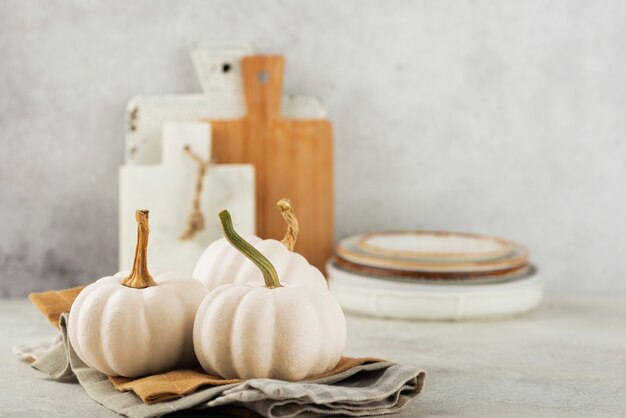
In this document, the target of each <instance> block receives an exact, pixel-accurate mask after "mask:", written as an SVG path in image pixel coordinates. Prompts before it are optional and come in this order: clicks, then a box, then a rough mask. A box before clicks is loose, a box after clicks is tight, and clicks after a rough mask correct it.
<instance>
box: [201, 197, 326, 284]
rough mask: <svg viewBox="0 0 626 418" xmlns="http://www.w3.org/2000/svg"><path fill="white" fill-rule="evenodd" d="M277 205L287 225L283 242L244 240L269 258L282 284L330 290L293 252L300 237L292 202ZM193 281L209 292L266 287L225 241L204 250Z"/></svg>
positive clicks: (302, 259)
mask: <svg viewBox="0 0 626 418" xmlns="http://www.w3.org/2000/svg"><path fill="white" fill-rule="evenodd" d="M277 205H278V207H279V208H280V210H281V212H282V213H283V216H284V217H285V219H286V220H287V224H288V229H287V234H286V236H285V238H284V239H283V241H282V242H281V241H277V240H274V239H265V240H264V239H261V238H259V237H256V236H253V235H245V236H244V238H245V240H246V241H247V242H249V243H250V244H251V245H253V246H254V248H256V249H257V250H258V251H259V252H260V253H261V254H263V255H264V256H265V257H267V259H268V260H269V261H270V262H271V263H272V265H273V266H274V268H275V269H276V272H277V273H278V277H280V278H281V280H282V281H283V283H287V284H302V285H306V286H312V287H317V288H319V289H322V290H326V289H328V285H327V283H326V279H325V278H324V275H323V274H322V272H321V271H319V270H318V269H317V268H316V267H315V266H312V265H311V264H309V262H308V261H307V259H306V258H304V257H303V256H301V255H300V254H298V253H296V252H293V246H294V244H295V240H296V237H297V234H298V223H297V220H296V218H295V215H294V213H293V208H292V206H291V204H290V202H289V201H288V200H287V199H282V200H280V201H279V202H278V204H277ZM193 277H194V278H196V279H198V280H200V281H201V282H202V283H203V284H204V285H205V286H206V287H207V288H208V289H209V290H213V289H215V288H217V287H219V286H221V285H224V284H230V283H240V284H242V283H246V282H258V283H263V275H262V274H261V271H260V270H259V269H258V268H257V267H256V266H255V265H254V264H253V263H252V262H251V261H250V260H248V259H247V258H246V257H245V256H244V255H243V254H241V253H240V252H239V251H237V249H235V248H234V247H233V246H232V245H231V244H230V243H229V242H228V240H227V239H226V238H220V239H218V240H217V241H214V242H213V243H211V245H209V246H208V247H207V249H206V250H204V252H203V253H202V255H201V256H200V258H199V259H198V262H197V263H196V267H195V269H194V271H193Z"/></svg>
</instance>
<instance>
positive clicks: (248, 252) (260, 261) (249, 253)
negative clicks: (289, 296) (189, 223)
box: [219, 210, 282, 289]
mask: <svg viewBox="0 0 626 418" xmlns="http://www.w3.org/2000/svg"><path fill="white" fill-rule="evenodd" d="M219 217H220V221H222V228H223V229H224V236H225V237H226V239H227V240H228V242H230V243H231V244H232V246H233V247H235V248H236V249H237V250H239V252H241V254H243V255H245V256H246V257H248V259H249V260H250V261H252V262H253V263H254V265H256V266H257V267H258V268H259V270H261V273H263V279H264V280H265V287H267V288H269V289H274V288H276V287H282V285H281V284H280V280H278V273H276V269H275V268H274V266H273V265H272V263H270V260H268V259H267V258H266V257H265V256H264V255H263V254H261V252H260V251H259V250H257V249H256V248H254V247H253V246H252V245H251V244H250V243H249V242H248V241H246V240H245V239H243V238H242V237H241V235H239V234H238V233H237V232H236V231H235V228H234V227H233V221H232V219H231V218H230V213H228V211H227V210H223V211H221V212H220V214H219Z"/></svg>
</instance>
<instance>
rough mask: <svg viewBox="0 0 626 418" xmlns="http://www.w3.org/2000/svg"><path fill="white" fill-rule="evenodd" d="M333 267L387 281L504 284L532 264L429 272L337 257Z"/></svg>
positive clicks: (525, 270) (525, 271)
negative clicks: (358, 262) (370, 264)
mask: <svg viewBox="0 0 626 418" xmlns="http://www.w3.org/2000/svg"><path fill="white" fill-rule="evenodd" d="M333 265H335V266H336V267H337V268H339V269H342V270H345V271H348V272H350V273H354V274H359V275H362V276H367V277H376V278H381V279H386V280H394V281H404V282H421V283H492V282H503V281H507V280H511V279H513V278H516V277H519V276H521V275H524V274H526V273H527V272H528V270H529V269H530V264H528V263H526V264H523V265H521V266H517V267H513V268H506V269H502V270H493V271H472V272H459V271H454V272H438V271H436V272H428V271H409V270H393V269H384V268H380V267H372V266H363V265H361V264H355V263H352V262H350V261H347V260H344V259H343V258H341V257H339V256H336V257H334V258H333Z"/></svg>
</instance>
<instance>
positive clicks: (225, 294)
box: [193, 211, 346, 381]
mask: <svg viewBox="0 0 626 418" xmlns="http://www.w3.org/2000/svg"><path fill="white" fill-rule="evenodd" d="M220 218H222V222H223V224H224V230H225V234H226V236H227V238H228V240H229V241H230V242H232V243H233V245H234V246H235V247H237V249H238V250H239V251H242V253H243V254H245V256H246V257H249V258H250V259H251V260H252V262H253V263H254V265H255V268H257V269H259V270H260V271H262V273H261V275H262V279H263V280H264V281H261V282H259V281H256V282H255V281H254V280H255V279H256V275H251V276H250V277H245V276H240V280H242V281H243V280H246V279H248V280H247V281H248V282H249V283H246V284H227V285H223V286H220V287H218V288H217V289H215V290H213V291H211V292H210V293H209V294H208V295H207V296H206V298H205V299H204V301H203V302H202V304H201V305H200V307H199V308H198V313H197V314H196V321H195V323H194V332H193V336H194V348H195V351H196V356H197V357H198V360H199V361H200V364H201V365H202V368H203V369H204V370H205V371H206V372H207V373H209V374H213V375H218V376H222V377H224V378H226V379H233V378H239V379H253V378H272V379H281V380H288V381H298V380H302V379H306V378H307V377H311V376H315V375H319V374H321V373H324V372H327V371H329V370H331V369H333V368H334V367H335V366H336V365H337V363H338V362H339V360H340V359H341V356H342V353H343V350H344V348H345V344H346V323H345V318H344V315H343V311H342V310H341V307H340V306H339V304H338V303H337V301H336V300H335V299H334V297H333V296H332V295H331V293H330V292H329V291H328V290H327V289H324V288H322V287H321V286H320V287H311V286H308V285H302V284H293V282H294V281H297V280H294V278H297V276H298V275H299V274H301V271H300V270H298V269H292V270H290V271H289V273H288V274H289V275H288V276H284V278H283V277H281V281H282V282H287V281H288V280H290V281H291V283H292V284H288V283H285V284H284V285H282V284H281V281H279V279H278V277H279V276H278V275H277V273H276V269H274V268H273V266H272V264H273V263H270V262H269V261H268V259H267V258H265V257H264V256H263V255H262V254H261V253H259V252H258V250H256V249H255V247H253V246H252V245H249V244H247V243H246V242H245V240H243V238H241V237H239V236H238V235H237V234H236V233H235V232H234V230H232V224H231V223H230V216H229V215H228V213H227V212H225V211H224V212H222V213H221V214H220ZM304 273H305V274H306V270H304Z"/></svg>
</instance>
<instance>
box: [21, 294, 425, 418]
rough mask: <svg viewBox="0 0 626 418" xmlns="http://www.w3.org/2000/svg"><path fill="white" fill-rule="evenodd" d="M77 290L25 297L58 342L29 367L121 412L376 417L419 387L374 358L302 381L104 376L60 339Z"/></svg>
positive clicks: (419, 375)
mask: <svg viewBox="0 0 626 418" xmlns="http://www.w3.org/2000/svg"><path fill="white" fill-rule="evenodd" d="M80 290H82V288H73V289H67V290H64V291H55V292H45V293H39V294H31V295H30V299H31V301H33V303H34V304H35V306H37V308H38V309H39V310H40V311H42V313H43V314H44V315H45V316H46V317H47V318H48V319H49V320H50V321H51V322H53V321H54V318H55V317H56V318H59V320H58V322H57V323H56V324H55V323H54V322H53V324H55V326H57V327H58V328H60V331H61V333H60V335H61V340H62V342H61V343H59V344H58V345H56V346H55V347H53V348H52V349H50V350H49V351H48V352H47V353H46V354H45V355H44V356H43V357H42V358H40V359H38V360H36V361H35V362H34V363H33V364H32V366H33V367H34V368H35V369H37V370H39V371H41V372H43V373H45V374H46V375H48V376H50V377H51V378H53V379H57V380H62V381H71V380H78V382H79V383H80V384H81V385H82V386H83V387H84V388H85V391H86V392H87V394H88V395H89V396H90V397H91V398H92V399H94V400H96V401H97V402H99V403H101V404H103V405H104V406H106V407H108V408H109V409H111V410H113V411H115V412H117V413H120V414H123V415H126V416H129V417H141V418H143V417H155V416H161V415H164V414H167V413H170V412H175V411H180V410H185V409H205V408H209V407H210V408H220V412H221V413H227V414H231V415H233V414H234V416H243V417H250V416H254V415H250V409H251V410H254V411H256V412H255V413H256V414H261V415H262V416H266V417H292V416H295V415H298V414H303V413H306V414H307V416H326V415H336V414H343V415H350V416H365V415H382V414H389V413H393V412H397V411H399V410H400V409H401V408H402V407H403V406H404V405H405V404H406V402H407V401H408V400H410V399H412V398H415V397H417V396H418V395H419V393H420V392H421V389H422V387H423V384H424V379H425V374H424V372H422V371H420V370H418V369H416V368H413V367H409V366H400V365H397V364H393V363H389V362H386V361H383V360H379V359H375V358H349V357H344V358H342V359H341V361H340V362H339V364H338V365H337V367H335V368H334V369H333V370H331V371H330V372H327V373H325V374H323V375H320V376H316V377H314V378H312V379H309V380H307V381H305V382H284V381H278V380H271V379H254V380H248V381H240V380H225V379H222V378H220V377H216V376H210V375H208V374H206V373H204V372H203V371H202V370H200V369H182V370H174V371H171V372H168V373H162V374H158V375H152V376H146V377H143V378H138V379H129V378H123V377H108V376H106V375H104V374H102V373H100V372H98V371H96V370H94V369H91V368H90V367H88V366H87V365H85V364H84V363H83V362H82V361H81V360H80V358H78V356H77V355H76V353H75V352H74V350H73V349H72V347H71V345H70V343H69V339H68V338H67V321H68V316H69V315H67V313H66V312H69V309H70V307H71V304H72V302H73V300H74V299H75V297H76V296H77V295H78V293H79V292H80Z"/></svg>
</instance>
